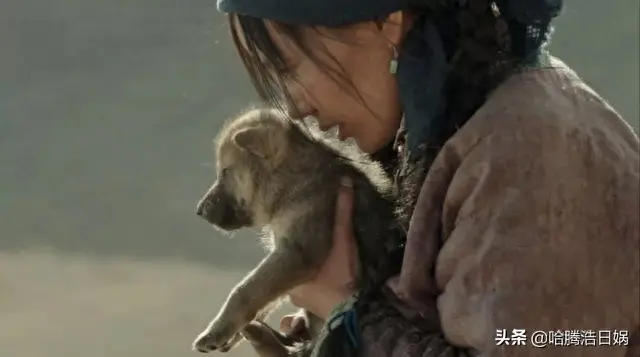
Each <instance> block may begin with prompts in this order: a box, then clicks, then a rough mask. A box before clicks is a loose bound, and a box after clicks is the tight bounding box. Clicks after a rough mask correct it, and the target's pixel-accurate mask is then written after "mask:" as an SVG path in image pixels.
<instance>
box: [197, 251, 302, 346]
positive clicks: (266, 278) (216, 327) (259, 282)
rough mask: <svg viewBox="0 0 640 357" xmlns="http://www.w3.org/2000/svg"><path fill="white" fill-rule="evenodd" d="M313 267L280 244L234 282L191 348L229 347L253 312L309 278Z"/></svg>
mask: <svg viewBox="0 0 640 357" xmlns="http://www.w3.org/2000/svg"><path fill="white" fill-rule="evenodd" d="M311 273H312V269H310V268H308V266H307V262H305V260H304V257H303V256H301V255H300V254H296V250H291V249H287V247H286V246H280V247H278V248H276V250H274V251H273V252H271V253H270V254H269V255H267V257H265V258H264V259H263V260H262V262H260V264H259V265H258V266H257V267H256V268H255V269H254V270H253V271H252V272H251V273H249V274H248V275H247V276H246V277H245V278H244V279H243V280H242V281H241V282H240V283H239V284H238V285H236V286H235V287H234V288H233V290H232V291H231V293H230V294H229V296H228V297H227V300H226V301H225V303H224V304H223V306H222V308H221V310H220V312H219V313H218V315H217V316H216V317H215V318H214V319H213V321H211V323H209V325H208V326H207V328H206V329H205V330H204V331H203V332H202V333H201V334H200V335H199V336H198V338H196V340H195V341H194V343H193V349H195V350H197V351H200V352H210V351H215V350H220V349H225V350H226V349H228V348H227V345H228V344H229V343H230V342H232V340H233V337H234V335H235V334H236V333H237V332H239V331H240V330H241V329H242V328H243V327H244V326H245V325H247V324H248V323H249V322H250V321H251V320H253V318H254V317H255V316H256V314H257V313H258V312H259V311H260V310H262V309H263V308H264V307H266V306H267V305H269V304H270V303H271V302H273V301H274V300H277V299H278V298H280V297H281V296H283V295H284V294H286V292H287V291H289V290H291V289H292V288H294V287H295V286H297V285H299V284H300V283H302V282H303V281H305V280H306V279H308V278H309V276H310V274H311Z"/></svg>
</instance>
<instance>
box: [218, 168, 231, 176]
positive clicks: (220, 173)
mask: <svg viewBox="0 0 640 357" xmlns="http://www.w3.org/2000/svg"><path fill="white" fill-rule="evenodd" d="M228 172H229V169H228V168H226V167H225V168H223V169H220V171H219V172H218V176H219V177H220V178H223V177H225V176H227V173H228Z"/></svg>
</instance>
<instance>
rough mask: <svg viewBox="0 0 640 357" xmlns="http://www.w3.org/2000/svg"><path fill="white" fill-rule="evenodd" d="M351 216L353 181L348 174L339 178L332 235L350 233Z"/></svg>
mask: <svg viewBox="0 0 640 357" xmlns="http://www.w3.org/2000/svg"><path fill="white" fill-rule="evenodd" d="M352 216H353V181H352V180H351V178H350V177H348V176H343V177H342V178H341V179H340V187H339V188H338V199H337V202H336V212H335V221H334V222H335V229H334V237H336V236H340V235H344V234H347V235H349V236H350V235H351V233H352V224H351V220H352Z"/></svg>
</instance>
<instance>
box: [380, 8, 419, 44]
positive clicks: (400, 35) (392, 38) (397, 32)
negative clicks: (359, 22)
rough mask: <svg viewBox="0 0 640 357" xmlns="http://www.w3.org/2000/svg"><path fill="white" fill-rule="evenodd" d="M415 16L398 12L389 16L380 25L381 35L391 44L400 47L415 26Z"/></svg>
mask: <svg viewBox="0 0 640 357" xmlns="http://www.w3.org/2000/svg"><path fill="white" fill-rule="evenodd" d="M413 21H414V16H413V15H412V14H411V13H409V12H407V11H405V10H398V11H396V12H393V13H391V14H389V16H387V18H386V19H384V21H382V22H381V23H380V24H379V28H380V33H381V34H382V36H383V37H384V38H386V39H387V41H389V44H391V45H393V46H395V47H400V45H401V44H402V41H404V38H405V37H406V35H407V33H408V32H409V30H410V29H411V26H412V25H413Z"/></svg>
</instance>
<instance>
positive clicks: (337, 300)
mask: <svg viewBox="0 0 640 357" xmlns="http://www.w3.org/2000/svg"><path fill="white" fill-rule="evenodd" d="M352 296H353V292H351V291H349V290H348V289H339V290H333V291H332V292H331V293H328V294H327V296H326V297H325V298H324V299H321V305H322V306H320V310H321V311H319V312H318V313H319V315H318V317H320V318H322V319H325V320H326V319H328V318H329V317H330V316H331V315H332V313H333V312H334V311H335V310H339V309H340V308H341V307H342V306H344V304H345V302H346V301H348V300H349V299H350V298H351V297H352Z"/></svg>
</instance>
